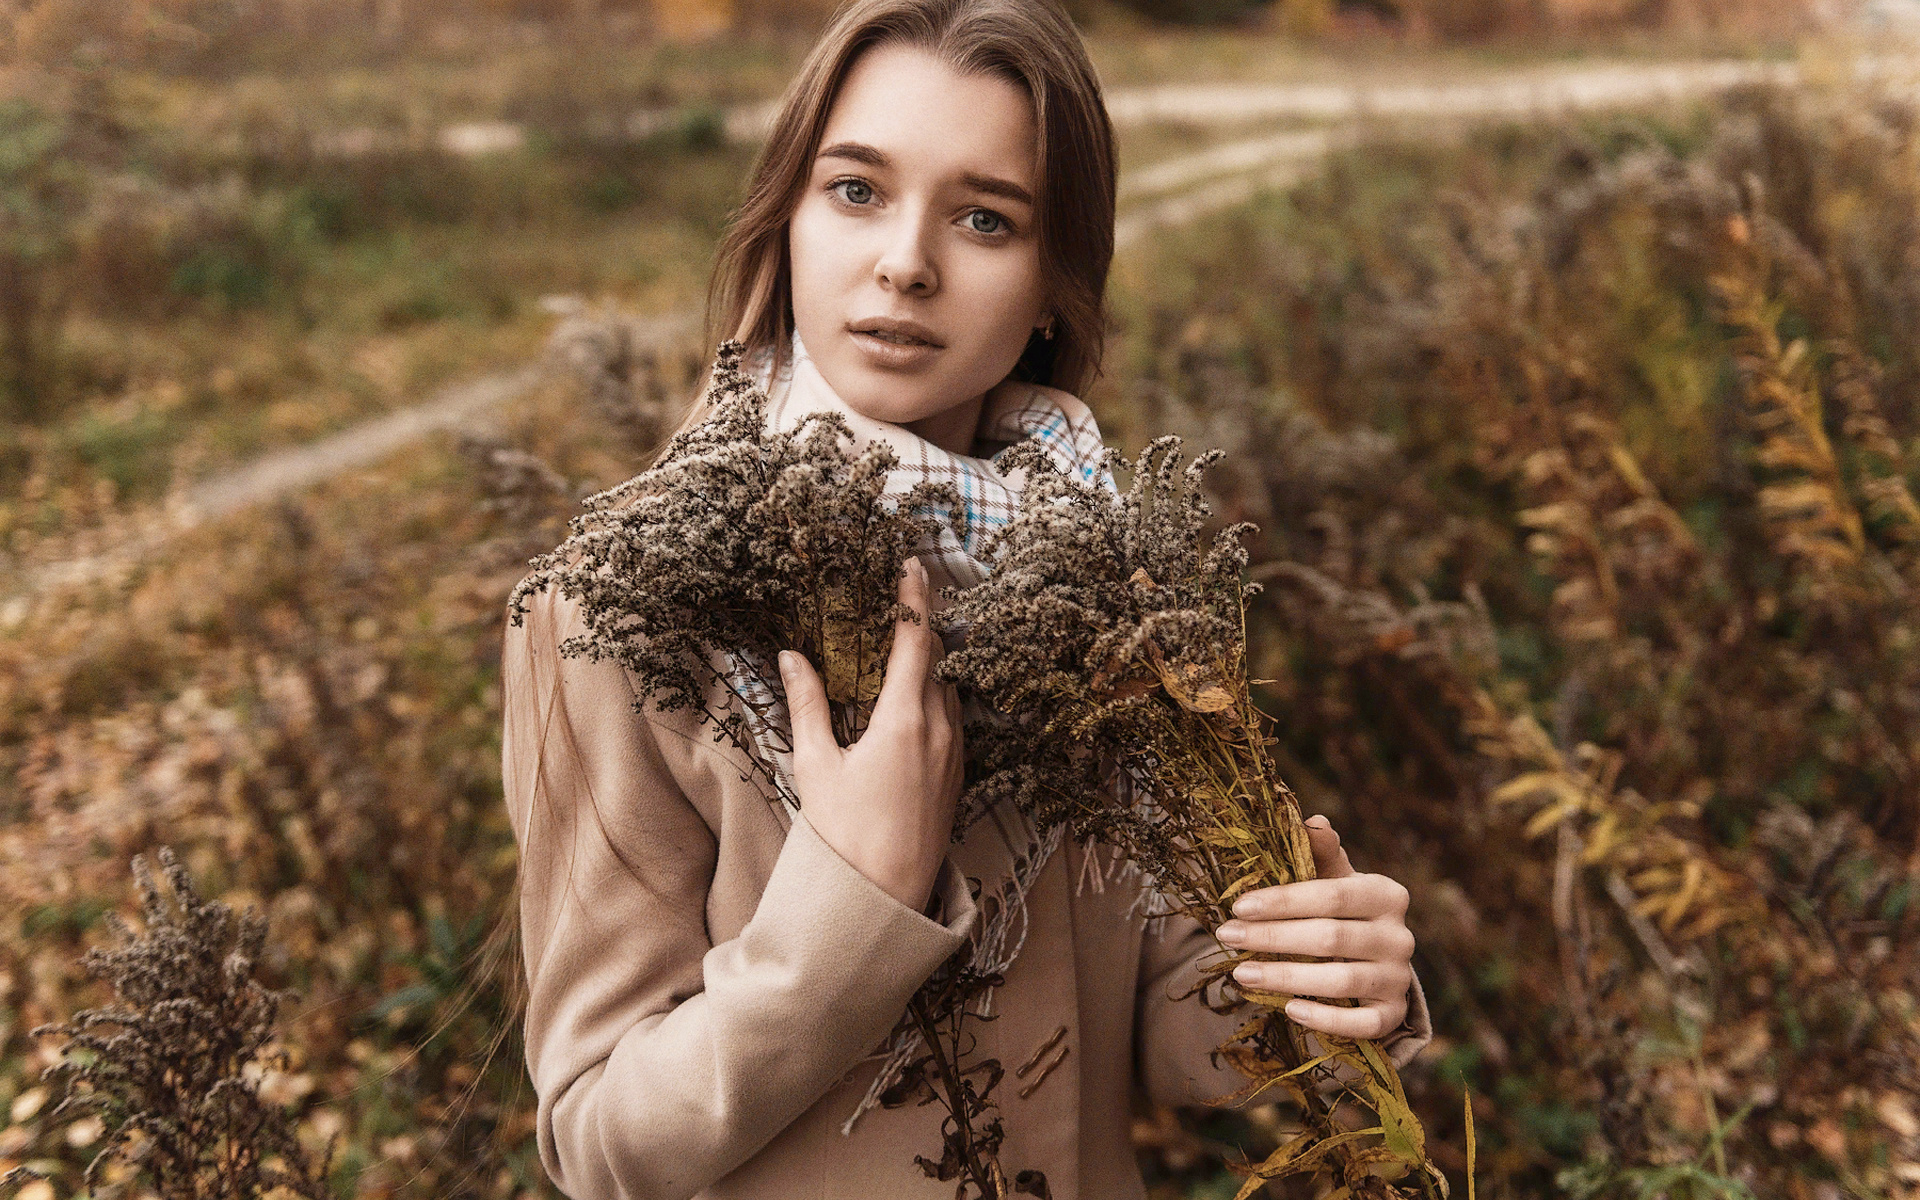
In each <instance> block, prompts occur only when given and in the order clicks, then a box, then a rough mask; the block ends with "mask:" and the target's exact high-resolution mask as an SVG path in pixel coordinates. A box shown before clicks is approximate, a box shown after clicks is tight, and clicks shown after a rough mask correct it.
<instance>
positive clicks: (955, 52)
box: [681, 0, 1117, 429]
mask: <svg viewBox="0 0 1920 1200" xmlns="http://www.w3.org/2000/svg"><path fill="white" fill-rule="evenodd" d="M895 43H903V44H906V45H909V46H914V47H917V48H920V49H923V50H926V51H927V52H928V53H930V54H932V55H934V56H935V57H937V58H939V59H940V60H941V61H943V62H946V63H948V64H950V65H951V66H952V67H953V68H954V69H955V70H957V71H961V72H965V73H968V74H975V73H979V74H991V75H997V76H1000V77H1001V78H1004V79H1007V80H1009V81H1011V82H1013V83H1015V84H1018V85H1019V86H1020V87H1021V88H1023V89H1024V90H1025V91H1026V93H1027V95H1028V97H1029V98H1030V99H1031V100H1032V102H1033V109H1034V118H1035V122H1036V124H1037V126H1038V129H1039V133H1040V146H1039V162H1038V164H1037V167H1038V176H1039V197H1038V208H1039V212H1038V218H1037V220H1036V222H1035V225H1036V234H1037V236H1038V238H1039V241H1040V270H1041V275H1042V278H1043V279H1044V281H1045V286H1046V291H1047V297H1048V301H1049V304H1050V306H1051V311H1052V313H1053V317H1054V330H1055V336H1054V337H1053V338H1051V339H1047V338H1043V337H1041V336H1040V335H1039V333H1037V332H1036V333H1034V334H1033V335H1031V336H1030V337H1029V338H1028V341H1027V346H1026V349H1025V351H1024V352H1023V353H1022V354H1021V356H1020V361H1019V362H1018V363H1017V364H1015V366H1014V371H1013V373H1014V376H1015V377H1016V378H1021V379H1027V380H1031V381H1032V382H1035V383H1042V384H1047V385H1050V386H1052V387H1057V388H1060V389H1062V390H1063V391H1068V392H1072V393H1074V394H1076V395H1079V394H1081V393H1083V392H1085V391H1086V389H1087V388H1088V387H1089V386H1090V385H1091V384H1092V383H1093V381H1094V379H1095V378H1096V377H1097V376H1098V375H1099V372H1100V355H1101V350H1102V348H1103V346H1104V344H1105V335H1106V298H1105V297H1106V286H1107V269H1108V267H1109V266H1111V264H1112V262H1113V218H1114V193H1115V189H1116V171H1117V167H1116V162H1115V156H1114V149H1113V125H1112V123H1111V122H1110V121H1109V120H1108V118H1107V106H1106V102H1105V100H1104V99H1103V98H1102V97H1101V93H1100V80H1099V78H1098V76H1096V75H1095V74H1094V70H1093V64H1092V62H1091V61H1090V60H1089V59H1088V58H1087V50H1086V46H1085V45H1084V44H1083V43H1082V42H1081V40H1080V34H1079V31H1078V30H1076V29H1075V28H1074V27H1073V22H1072V20H1071V19H1069V18H1068V16H1067V14H1066V13H1065V12H1064V11H1063V10H1062V9H1061V8H1060V7H1059V5H1058V4H1057V3H1055V2H1054V0H853V2H852V3H849V4H848V5H847V6H846V7H845V8H843V9H841V10H840V12H839V14H838V15H837V16H835V17H834V19H833V21H832V23H831V24H830V25H829V26H828V27H827V29H826V32H825V33H823V34H822V35H821V37H820V40H819V42H818V43H817V44H816V45H815V46H814V48H813V50H812V52H811V53H809V54H808V55H807V60H806V62H805V63H803V64H802V65H801V67H800V72H799V74H798V75H797V76H796V77H795V78H794V81H793V83H792V84H791V85H790V86H789V87H788V89H787V94H786V98H785V99H784V100H783V101H782V102H781V105H780V111H779V114H778V115H777V116H776V117H775V118H774V120H773V125H772V127H771V129H770V130H769V132H768V135H767V140H766V144H765V145H764V146H763V147H762V148H761V151H760V156H759V158H758V159H757V160H756V161H755V163H754V166H753V173H752V175H751V176H750V178H749V180H748V184H747V196H746V199H745V200H744V201H743V202H742V203H741V205H740V207H739V209H738V210H736V211H735V213H734V216H733V220H732V222H731V223H730V224H729V225H728V228H727V231H726V234H725V236H723V237H722V238H721V241H720V246H719V250H718V254H717V255H716V260H715V263H714V270H713V278H712V281H711V283H710V284H709V287H708V290H707V328H706V332H707V344H708V346H713V345H716V344H717V343H718V342H719V341H720V340H721V339H722V338H729V337H733V338H738V339H740V340H741V341H742V342H744V343H745V344H746V348H747V352H748V354H749V355H750V356H751V355H755V354H771V355H772V361H773V363H774V365H775V367H776V369H777V368H779V367H781V366H783V365H785V363H786V361H787V357H788V355H789V354H790V346H791V335H792V332H793V293H792V288H791V280H790V276H789V272H788V259H787V225H788V222H789V221H790V220H791V218H792V216H793V211H794V209H795V208H796V207H797V206H798V205H799V203H800V196H801V193H802V191H803V190H804V189H805V187H806V183H807V178H808V176H809V174H810V173H811V172H812V170H813V158H814V155H815V154H817V153H818V152H819V149H820V137H821V134H822V133H823V132H824V131H825V129H826V125H827V115H828V113H829V112H831V111H832V108H833V101H834V99H835V97H836V96H837V95H838V94H839V91H840V85H841V83H842V82H843V81H844V80H845V79H846V77H847V72H848V71H849V70H850V69H851V68H852V66H853V62H854V60H855V59H856V58H857V57H858V56H859V55H860V54H861V52H862V51H865V50H868V49H871V48H873V47H875V46H879V45H885V44H895ZM703 383H704V380H703ZM704 415H705V413H704V411H703V405H702V404H701V402H700V401H699V400H698V399H696V400H695V401H694V403H693V406H692V409H691V410H690V411H689V412H688V413H687V415H686V418H685V419H684V420H683V421H682V422H681V428H683V429H684V428H686V427H688V426H689V425H691V424H693V423H694V422H696V421H698V420H699V419H700V418H701V417H702V416H704Z"/></svg>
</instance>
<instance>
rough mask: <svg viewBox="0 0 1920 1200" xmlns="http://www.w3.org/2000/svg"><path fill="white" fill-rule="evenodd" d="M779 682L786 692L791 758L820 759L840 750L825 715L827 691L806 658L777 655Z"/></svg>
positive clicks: (797, 761)
mask: <svg viewBox="0 0 1920 1200" xmlns="http://www.w3.org/2000/svg"><path fill="white" fill-rule="evenodd" d="M780 682H781V683H782V684H783V685H784V686H785V687H786V689H787V720H788V722H789V723H790V724H791V726H792V728H793V758H794V765H795V766H796V767H798V766H799V764H800V763H801V762H802V761H803V760H807V761H811V760H815V759H819V758H822V757H823V756H825V755H826V754H827V753H828V752H829V751H837V750H839V748H840V745H839V743H838V742H836V741H834V740H833V722H832V719H831V717H830V716H829V714H828V712H827V688H826V684H824V683H823V682H821V679H820V673H819V672H817V671H815V670H814V669H813V664H812V663H810V662H808V661H807V656H806V655H804V654H801V653H799V652H798V651H794V650H782V651H781V652H780Z"/></svg>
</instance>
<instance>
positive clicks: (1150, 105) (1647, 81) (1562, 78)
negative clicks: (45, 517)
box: [0, 60, 1891, 623]
mask: <svg viewBox="0 0 1920 1200" xmlns="http://www.w3.org/2000/svg"><path fill="white" fill-rule="evenodd" d="M1890 69H1891V67H1890V64H1889V63H1888V62H1887V61H1884V60H1861V61H1860V62H1859V63H1857V64H1855V73H1856V74H1857V75H1861V76H1870V75H1879V74H1885V73H1887V72H1888V71H1889V70H1890ZM1800 75H1801V73H1800V70H1799V68H1798V67H1797V66H1795V65H1794V64H1790V63H1750V62H1700V63H1667V64H1597V65H1593V66H1555V67H1539V68H1528V69H1526V70H1520V71H1513V72H1507V73H1503V74H1500V75H1492V76H1488V77H1486V78H1482V79H1468V80H1461V81H1457V82H1448V83H1428V84H1389V83H1370V82H1360V83H1355V84H1351V85H1333V84H1300V85H1286V84H1217V85H1178V84H1168V85H1162V86H1158V87H1149V88H1120V89H1115V90H1114V91H1113V92H1111V93H1110V94H1109V95H1108V97H1107V106H1108V110H1109V112H1111V114H1112V115H1113V119H1114V123H1115V124H1116V125H1118V126H1121V127H1123V128H1125V127H1129V126H1138V125H1146V124H1153V123H1166V122H1183V123H1191V124H1197V125H1212V126H1221V125H1230V124H1235V123H1241V122H1249V121H1273V120H1285V119H1297V120H1302V121H1322V122H1333V123H1335V124H1334V125H1333V126H1332V127H1328V128H1315V129H1305V130H1298V131H1293V132H1288V133H1282V134H1277V135H1267V136H1263V137H1258V138H1252V139H1248V140H1244V141H1236V142H1230V143H1227V144H1225V145H1220V146H1214V147H1210V148H1208V149H1206V150H1202V151H1198V152H1195V153H1193V154H1188V155H1182V156H1179V157H1177V158H1173V159H1169V160H1166V161H1162V162H1158V163H1155V164H1153V165H1151V166H1148V167H1144V168H1142V169H1140V170H1138V171H1134V172H1131V173H1130V174H1128V175H1127V176H1126V177H1125V178H1123V179H1122V181H1121V199H1122V211H1121V216H1120V219H1119V221H1118V224H1117V225H1116V228H1115V236H1116V239H1117V242H1118V245H1119V247H1120V248H1121V249H1122V250H1124V249H1125V248H1127V247H1128V246H1131V245H1132V244H1134V243H1135V242H1137V241H1138V240H1139V239H1140V238H1141V237H1143V236H1145V235H1147V234H1148V233H1150V232H1152V231H1153V230H1156V229H1162V228H1167V227H1171V226H1178V225H1183V224H1186V223H1187V222H1190V221H1193V220H1196V219H1198V218H1200V217H1203V216H1205V215H1207V214H1209V213H1213V212H1218V211H1220V210H1222V209H1226V208H1231V207H1233V206H1235V205H1238V204H1243V203H1245V202H1246V201H1247V200H1249V199H1251V198H1252V197H1253V196H1254V195H1256V194H1257V193H1259V192H1260V191H1262V190H1264V189H1268V188H1275V187H1286V186H1290V185H1292V184H1294V183H1298V182H1300V181H1301V180H1303V179H1305V178H1306V177H1307V176H1308V175H1309V174H1310V173H1311V172H1312V171H1314V170H1315V169H1316V168H1317V166H1318V164H1319V163H1320V162H1322V161H1323V160H1324V159H1325V158H1326V156H1327V155H1328V154H1329V153H1330V152H1332V151H1333V150H1335V149H1338V148H1340V147H1343V146H1349V145H1353V144H1355V143H1356V142H1358V141H1360V140H1362V139H1363V138H1366V137H1369V136H1381V135H1382V134H1383V133H1384V132H1385V131H1386V130H1387V129H1390V128H1392V127H1393V126H1394V125H1396V124H1397V125H1401V126H1403V127H1404V125H1405V124H1406V123H1408V122H1433V121H1436V120H1437V121H1441V122H1443V123H1459V122H1463V121H1464V122H1471V121H1473V120H1476V119H1494V118H1503V119H1514V118H1524V119H1536V118H1545V117H1549V116H1552V115H1554V114H1556V113H1563V112H1571V111H1580V110H1595V109H1605V108H1619V107H1632V106H1641V105H1648V104H1659V103H1663V102H1675V101H1686V100H1695V99H1699V98H1701V97H1703V96H1708V95H1712V94H1715V93H1717V92H1721V91H1725V90H1727V89H1729V88H1733V87H1738V86H1741V85H1745V84H1754V83H1775V84H1785V85H1792V84H1795V83H1797V82H1799V80H1800ZM768 115H769V114H768V111H767V110H766V109H765V107H764V106H762V107H756V108H753V109H744V110H740V111H738V112H735V113H731V114H729V116H728V129H729V133H730V134H734V135H738V136H743V137H751V136H757V135H758V134H759V133H760V132H761V131H762V130H763V129H764V127H765V122H766V120H767V118H768ZM548 370H549V368H548V367H547V366H545V365H544V364H533V365H529V366H526V367H522V368H520V369H518V370H515V371H509V372H504V373H501V374H497V375H489V376H486V377H484V378H481V379H477V380H473V381H471V382H467V383H461V384H456V385H453V386H450V387H447V388H443V389H441V390H440V391H439V392H437V393H436V394H434V395H433V396H432V397H431V398H429V399H427V400H426V401H424V402H422V403H421V404H419V405H416V406H414V407H411V408H406V409H402V410H400V411H398V412H394V413H391V414H389V415H387V416H384V417H380V418H377V419H375V420H372V421H368V422H366V423H364V424H362V425H358V426H355V427H354V428H351V429H347V430H344V431H342V432H340V433H337V434H334V435H333V436H331V437H326V438H322V439H320V440H319V441H317V442H313V443H310V444H308V445H305V446H297V447H293V448H290V449H286V450H280V451H275V452H274V453H271V454H268V455H265V456H264V457H262V458H260V459H258V460H256V461H254V462H252V463H249V464H248V465H246V466H244V467H241V468H238V469H236V470H234V471H230V472H228V473H226V474H223V475H218V476H215V477H214V478H212V479H208V480H205V481H203V482H201V483H199V484H197V485H195V486H193V487H192V488H190V489H188V491H187V492H186V493H185V495H184V497H182V498H179V499H176V501H175V502H174V503H172V504H171V505H170V506H169V507H168V509H167V510H166V511H165V512H164V513H160V514H152V515H151V516H150V517H149V518H148V519H146V520H144V522H143V523H142V525H143V527H142V528H141V529H140V531H139V532H137V533H128V534H125V535H123V536H121V537H118V538H115V539H111V544H110V545H108V546H106V547H103V548H102V549H100V550H99V551H97V552H94V553H89V554H84V555H81V556H78V557H75V558H74V559H71V560H69V561H66V562H59V563H53V564H49V565H47V566H43V567H40V568H38V569H36V570H33V571H31V572H29V573H27V574H26V576H25V578H24V579H22V580H20V583H21V584H22V585H23V586H21V587H18V588H15V589H9V591H12V592H13V593H14V596H13V598H12V600H11V601H9V602H8V604H7V605H6V606H5V607H4V608H0V622H4V618H6V617H8V616H9V615H10V614H11V613H13V612H15V611H20V610H21V606H22V605H23V604H24V602H25V601H26V599H27V597H30V596H33V595H36V594H39V593H41V592H44V591H47V590H49V589H53V588H58V587H61V586H68V585H75V584H81V583H86V582H91V581H94V580H98V579H102V578H107V577H112V576H115V575H117V574H118V573H120V572H123V571H125V570H126V569H128V568H130V567H131V566H133V565H135V564H137V563H138V562H140V561H142V560H145V559H147V558H149V557H151V556H153V555H154V554H156V553H158V552H159V551H160V550H161V549H163V548H164V547H165V545H166V544H167V543H168V542H170V541H171V540H173V538H175V537H176V536H178V535H179V534H181V533H184V532H185V531H187V530H189V529H192V528H194V527H196V526H198V525H201V524H204V523H206V522H208V521H214V520H218V519H220V518H222V517H224V516H227V515H229V514H231V513H235V512H238V511H240V510H242V509H245V508H249V507H252V506H254V505H258V504H261V503H265V502H268V501H271V500H274V499H277V498H279V497H281V496H284V495H287V494H289V493H292V492H296V491H299V490H302V489H304V488H307V487H310V486H312V485H314V484H316V483H320V482H322V481H324V480H327V479H330V478H333V477H334V476H337V475H340V474H342V473H345V472H347V471H352V470H355V469H358V468H361V467H365V466H369V465H371V464H372V463H375V462H378V461H379V460H381V459H383V458H385V457H387V456H388V455H390V454H392V453H394V452H395V451H397V450H400V449H402V448H404V447H406V446H408V445H411V444H413V443H414V442H417V441H419V440H420V439H422V438H424V437H426V436H427V435H428V434H430V433H432V432H435V431H438V430H443V429H455V428H461V427H463V426H466V425H468V424H469V423H471V422H472V421H473V420H475V419H476V418H478V417H480V416H481V415H482V414H484V413H486V412H488V411H491V410H493V409H496V408H499V407H501V406H503V405H506V404H509V403H511V402H512V401H514V400H516V399H518V398H519V397H521V396H523V395H525V394H526V393H527V392H529V391H531V390H532V389H533V388H534V387H536V386H537V385H538V384H539V383H540V382H541V381H542V380H543V379H545V378H546V377H547V373H548ZM4 623H10V622H4Z"/></svg>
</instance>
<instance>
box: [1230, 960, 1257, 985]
mask: <svg viewBox="0 0 1920 1200" xmlns="http://www.w3.org/2000/svg"><path fill="white" fill-rule="evenodd" d="M1259 975H1260V968H1258V967H1256V966H1254V965H1253V964H1252V963H1241V964H1240V965H1239V966H1237V967H1235V968H1234V969H1233V977H1234V978H1235V979H1237V980H1239V981H1240V982H1241V983H1252V982H1254V980H1255V979H1257V978H1259Z"/></svg>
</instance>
